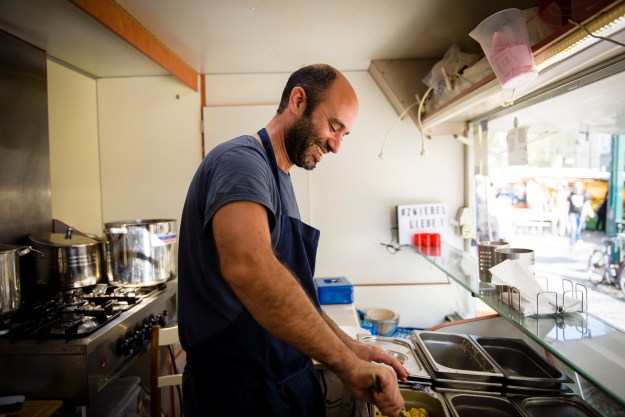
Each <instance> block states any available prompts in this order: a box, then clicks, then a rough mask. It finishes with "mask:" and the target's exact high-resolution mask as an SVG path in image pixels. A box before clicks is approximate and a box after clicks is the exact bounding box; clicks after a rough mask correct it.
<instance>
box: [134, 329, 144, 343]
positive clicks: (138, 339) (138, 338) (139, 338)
mask: <svg viewBox="0 0 625 417" xmlns="http://www.w3.org/2000/svg"><path fill="white" fill-rule="evenodd" d="M132 335H133V338H134V339H135V346H137V347H142V346H143V341H144V336H143V327H142V326H138V327H137V330H135V331H134V333H133V334H132Z"/></svg>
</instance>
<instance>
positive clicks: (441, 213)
mask: <svg viewBox="0 0 625 417" xmlns="http://www.w3.org/2000/svg"><path fill="white" fill-rule="evenodd" d="M448 222H449V214H448V213H447V204H444V203H428V204H412V205H407V206H397V238H398V240H399V244H400V245H406V244H412V236H413V235H414V234H415V233H438V234H440V235H441V237H443V236H444V235H445V230H446V229H447V223H448Z"/></svg>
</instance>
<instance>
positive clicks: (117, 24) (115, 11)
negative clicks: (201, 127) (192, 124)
mask: <svg viewBox="0 0 625 417" xmlns="http://www.w3.org/2000/svg"><path fill="white" fill-rule="evenodd" d="M69 1H70V2H71V3H73V4H74V5H75V6H77V7H78V8H80V9H81V10H83V11H84V12H85V13H87V14H89V15H90V16H91V17H93V18H94V19H95V20H97V21H98V22H100V23H101V24H102V25H104V26H105V27H107V28H108V29H109V30H111V31H112V32H113V33H115V34H116V35H118V36H119V37H121V38H122V39H123V40H125V41H126V42H128V43H129V44H130V45H132V46H133V47H135V48H136V49H138V50H139V51H140V52H142V53H143V54H144V55H146V56H147V57H148V58H150V59H151V60H153V61H154V62H156V63H157V64H158V65H160V66H161V67H163V68H164V69H165V70H167V71H168V72H169V73H171V74H172V75H173V76H175V77H176V78H178V79H179V80H180V81H182V82H183V83H185V84H186V85H188V86H189V87H191V88H192V89H193V90H194V91H198V73H197V72H196V71H195V70H193V69H192V68H191V67H190V66H189V65H188V64H187V63H186V62H184V61H183V60H182V59H180V58H179V57H178V56H177V55H176V54H174V53H173V52H172V51H171V50H170V49H169V48H167V47H166V46H165V45H164V44H163V43H162V42H161V41H159V40H158V39H157V38H156V37H155V36H154V35H153V34H151V33H150V32H149V31H148V30H146V28H145V27H143V26H142V25H141V24H140V23H138V22H137V21H136V20H135V19H134V18H132V17H131V16H130V15H129V14H128V13H126V12H125V11H124V10H122V9H121V8H120V7H119V6H118V5H117V4H116V3H115V2H114V1H113V0H69Z"/></svg>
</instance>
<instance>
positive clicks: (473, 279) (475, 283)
mask: <svg viewBox="0 0 625 417" xmlns="http://www.w3.org/2000/svg"><path fill="white" fill-rule="evenodd" d="M417 252H418V253H419V254H420V255H421V256H423V257H424V258H426V259H428V260H429V261H430V262H431V263H432V264H434V265H435V266H436V267H437V268H439V269H440V270H441V271H442V272H443V273H445V274H446V275H447V276H448V277H449V278H451V279H452V280H454V281H455V282H457V283H458V284H460V285H461V286H462V287H464V288H465V289H466V290H467V291H469V292H470V293H471V294H472V295H473V296H475V297H479V298H480V299H481V300H482V301H483V302H484V303H485V304H486V305H488V306H489V307H491V308H492V309H493V310H495V311H496V312H497V313H499V315H501V316H502V317H504V318H506V319H508V320H509V321H510V322H512V323H513V324H515V325H516V326H517V327H519V328H520V329H521V330H522V331H523V332H524V333H526V334H527V335H529V336H530V337H531V338H532V339H534V340H535V341H536V342H538V343H539V344H540V345H542V346H544V347H545V348H546V349H547V350H548V351H550V352H551V353H553V354H554V355H555V356H556V357H558V358H559V359H560V360H561V361H562V362H563V363H565V364H566V365H567V366H569V367H570V368H571V369H573V370H575V371H577V372H578V373H579V374H581V375H583V376H584V377H585V378H586V379H588V380H589V381H591V382H593V383H594V384H595V385H597V386H598V387H599V388H601V389H603V390H604V391H605V392H606V393H607V394H608V395H610V396H611V397H613V398H614V399H615V400H616V401H618V402H619V403H620V404H621V405H623V406H625V383H623V381H625V333H624V332H622V331H621V330H619V329H617V328H615V327H613V326H611V325H610V324H608V323H607V322H605V321H603V320H602V319H600V318H599V317H597V316H594V315H593V314H591V313H588V312H587V311H583V312H571V313H564V314H544V315H543V314H541V315H540V316H536V315H528V316H525V315H523V314H522V313H520V312H519V311H518V310H516V309H513V308H512V307H510V306H509V305H508V304H507V303H504V302H503V301H501V298H500V295H499V293H498V292H497V291H496V290H495V287H494V286H493V285H492V284H489V283H484V282H481V281H480V280H479V266H478V259H477V258H476V257H475V256H473V255H471V254H470V253H468V252H464V251H461V250H460V249H457V248H454V247H453V246H451V245H448V244H446V243H442V244H441V250H440V252H437V254H436V256H432V255H428V254H425V253H422V252H419V251H417Z"/></svg>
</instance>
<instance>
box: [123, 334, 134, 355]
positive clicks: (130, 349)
mask: <svg viewBox="0 0 625 417" xmlns="http://www.w3.org/2000/svg"><path fill="white" fill-rule="evenodd" d="M120 345H121V354H122V356H130V355H132V354H133V353H134V351H135V340H134V337H133V336H132V335H128V336H126V337H124V338H123V339H122V341H121V344H120Z"/></svg>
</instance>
